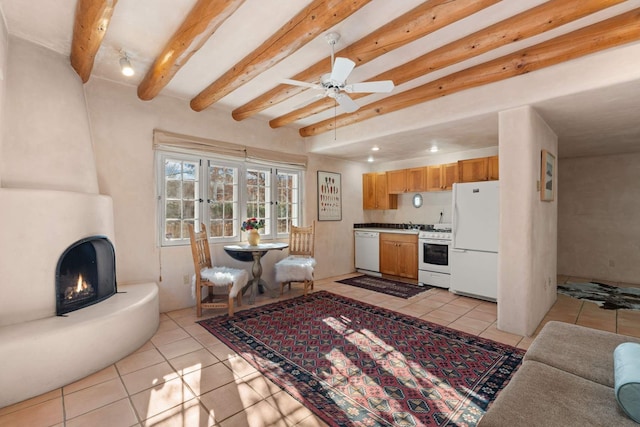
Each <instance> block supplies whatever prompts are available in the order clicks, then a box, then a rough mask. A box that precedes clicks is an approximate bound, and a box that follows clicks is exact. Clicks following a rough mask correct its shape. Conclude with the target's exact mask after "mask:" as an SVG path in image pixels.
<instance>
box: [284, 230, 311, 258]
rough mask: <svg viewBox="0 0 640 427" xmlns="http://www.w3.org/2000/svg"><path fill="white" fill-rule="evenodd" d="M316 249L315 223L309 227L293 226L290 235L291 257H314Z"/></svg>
mask: <svg viewBox="0 0 640 427" xmlns="http://www.w3.org/2000/svg"><path fill="white" fill-rule="evenodd" d="M314 248H315V221H314V222H312V223H311V225H310V226H307V227H296V226H295V225H292V226H291V231H290V233H289V255H304V256H310V257H313V254H314Z"/></svg>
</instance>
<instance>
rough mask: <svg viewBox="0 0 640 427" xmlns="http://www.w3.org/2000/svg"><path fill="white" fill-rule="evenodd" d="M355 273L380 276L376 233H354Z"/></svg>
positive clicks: (377, 235) (378, 246) (378, 237)
mask: <svg viewBox="0 0 640 427" xmlns="http://www.w3.org/2000/svg"><path fill="white" fill-rule="evenodd" d="M354 236H355V243H356V245H355V246H356V271H358V272H360V273H365V274H370V275H372V276H382V274H380V233H378V232H377V231H355V232H354Z"/></svg>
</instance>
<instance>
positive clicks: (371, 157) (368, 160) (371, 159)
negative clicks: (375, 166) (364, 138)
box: [367, 155, 373, 163]
mask: <svg viewBox="0 0 640 427" xmlns="http://www.w3.org/2000/svg"><path fill="white" fill-rule="evenodd" d="M367 162H369V163H372V162H373V156H371V155H370V156H369V158H368V159H367Z"/></svg>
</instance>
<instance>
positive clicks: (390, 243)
mask: <svg viewBox="0 0 640 427" xmlns="http://www.w3.org/2000/svg"><path fill="white" fill-rule="evenodd" d="M380 273H382V274H388V275H391V276H398V277H404V278H407V279H417V278H418V235H416V234H397V233H380Z"/></svg>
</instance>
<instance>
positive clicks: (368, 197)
mask: <svg viewBox="0 0 640 427" xmlns="http://www.w3.org/2000/svg"><path fill="white" fill-rule="evenodd" d="M362 207H363V209H398V196H397V195H395V194H389V192H388V189H387V174H386V173H385V172H380V173H376V172H373V173H365V174H363V175H362Z"/></svg>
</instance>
